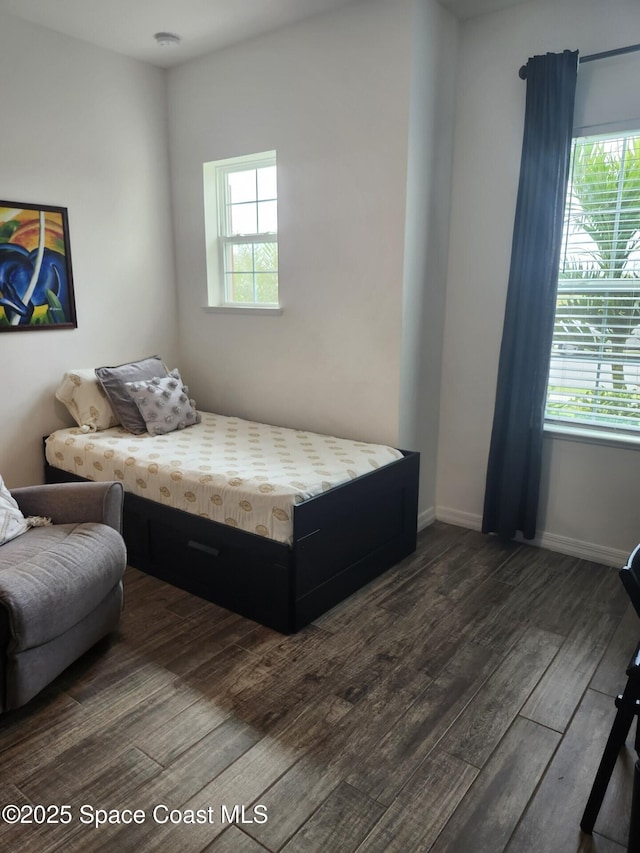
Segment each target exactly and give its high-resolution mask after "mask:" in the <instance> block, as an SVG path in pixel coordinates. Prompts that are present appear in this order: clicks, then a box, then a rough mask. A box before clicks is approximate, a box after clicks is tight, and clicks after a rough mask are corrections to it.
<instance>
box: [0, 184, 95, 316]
mask: <svg viewBox="0 0 640 853" xmlns="http://www.w3.org/2000/svg"><path fill="white" fill-rule="evenodd" d="M77 325H78V323H77V318H76V304H75V296H74V292H73V273H72V268H71V244H70V240H69V220H68V215H67V208H66V207H56V206H53V205H47V204H31V203H28V202H17V201H1V200H0V332H27V331H28V332H33V331H43V330H47V329H75V328H77Z"/></svg>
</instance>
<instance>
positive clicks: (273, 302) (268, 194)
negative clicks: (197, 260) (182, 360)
mask: <svg viewBox="0 0 640 853" xmlns="http://www.w3.org/2000/svg"><path fill="white" fill-rule="evenodd" d="M204 191H205V225H206V238H207V277H208V284H209V304H210V305H222V306H236V307H249V308H260V307H263V308H269V307H277V305H278V185H277V171H276V153H275V151H269V152H266V153H262V154H255V155H252V156H249V157H238V158H233V159H231V160H218V161H216V162H212V163H205V164H204Z"/></svg>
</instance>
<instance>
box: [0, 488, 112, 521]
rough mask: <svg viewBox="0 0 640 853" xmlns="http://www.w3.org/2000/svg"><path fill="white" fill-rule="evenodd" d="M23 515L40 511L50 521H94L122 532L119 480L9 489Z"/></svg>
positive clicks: (35, 513)
mask: <svg viewBox="0 0 640 853" xmlns="http://www.w3.org/2000/svg"><path fill="white" fill-rule="evenodd" d="M11 494H12V495H13V497H14V498H15V499H16V501H17V502H18V506H19V507H20V510H21V512H22V513H23V515H44V516H48V517H50V518H51V520H52V521H53V523H54V524H71V523H73V522H76V523H78V524H80V523H82V522H86V521H97V522H101V523H102V524H108V525H109V527H113V528H114V530H117V531H118V533H121V532H122V506H123V502H124V489H123V487H122V483H118V482H115V481H114V482H108V483H50V484H48V485H45V486H23V487H21V488H19V489H12V490H11Z"/></svg>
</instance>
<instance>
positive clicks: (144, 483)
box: [45, 412, 402, 544]
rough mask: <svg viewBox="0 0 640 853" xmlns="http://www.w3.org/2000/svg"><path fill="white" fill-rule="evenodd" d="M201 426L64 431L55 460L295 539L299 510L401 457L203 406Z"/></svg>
mask: <svg viewBox="0 0 640 853" xmlns="http://www.w3.org/2000/svg"><path fill="white" fill-rule="evenodd" d="M201 414H202V422H201V423H199V424H195V425H194V426H190V427H188V428H187V429H183V430H179V431H176V432H172V433H169V434H168V435H162V436H151V435H149V434H148V433H143V434H142V435H132V434H131V433H130V432H127V431H126V430H125V429H123V428H122V427H119V426H118V427H112V428H110V429H105V430H102V431H100V432H93V433H85V432H82V431H81V430H80V429H79V428H77V427H73V428H69V429H59V430H56V431H55V432H54V433H52V434H51V435H50V436H49V437H48V438H47V439H46V442H45V455H46V459H47V462H48V463H49V464H50V465H52V466H54V467H55V468H60V469H62V470H63V471H68V472H70V473H72V474H77V475H78V476H80V477H84V478H85V479H87V480H120V481H121V482H122V484H123V486H124V488H125V490H126V491H128V492H132V493H134V494H136V495H139V496H141V497H144V498H148V499H150V500H153V501H157V502H158V503H161V504H165V505H166V506H171V507H175V508H177V509H181V510H184V511H185V512H190V513H194V514H196V515H199V516H202V517H203V518H208V519H210V520H212V521H216V522H219V523H221V524H228V525H231V526H232V527H238V528H240V529H242V530H245V531H248V532H250V533H254V534H257V535H259V536H265V537H267V538H269V539H274V540H276V541H278V542H284V543H287V544H291V542H292V540H293V507H294V506H295V505H296V504H298V503H301V502H302V501H305V500H307V499H309V498H312V497H315V496H316V495H319V494H321V493H322V492H325V491H327V490H329V489H332V488H335V487H336V486H339V485H342V484H343V483H346V482H348V481H349V480H353V479H355V478H356V477H360V476H362V475H363V474H367V473H369V472H371V471H372V470H374V469H376V468H379V467H381V466H382V465H386V464H389V463H390V462H393V461H394V460H396V459H400V458H401V457H402V454H401V453H400V451H399V450H396V449H395V448H392V447H387V446H385V445H379V444H367V443H364V442H358V441H350V440H347V439H341V438H335V437H334V436H328V435H320V434H318V433H312V432H301V431H298V430H292V429H287V428H285V427H277V426H270V425H268V424H260V423H255V422H253V421H246V420H243V419H241V418H231V417H226V416H224V415H218V414H213V413H207V412H202V413H201Z"/></svg>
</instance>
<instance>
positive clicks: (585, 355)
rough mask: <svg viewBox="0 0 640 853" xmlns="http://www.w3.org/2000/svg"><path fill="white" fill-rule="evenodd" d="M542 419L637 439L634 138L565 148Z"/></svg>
mask: <svg viewBox="0 0 640 853" xmlns="http://www.w3.org/2000/svg"><path fill="white" fill-rule="evenodd" d="M546 420H547V422H551V423H562V424H565V425H569V424H573V425H575V426H577V427H588V428H590V429H593V428H596V429H598V428H599V429H601V430H605V431H607V432H615V431H620V430H622V431H625V432H631V433H635V434H637V435H640V133H637V132H636V133H626V134H618V135H616V136H598V137H593V136H592V137H581V138H577V139H575V140H574V142H573V152H572V164H571V172H570V177H569V185H568V191H567V199H566V205H565V215H564V235H563V250H562V256H561V260H560V270H559V277H558V295H557V302H556V315H555V327H554V333H553V344H552V348H551V366H550V371H549V380H548V388H547V407H546Z"/></svg>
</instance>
